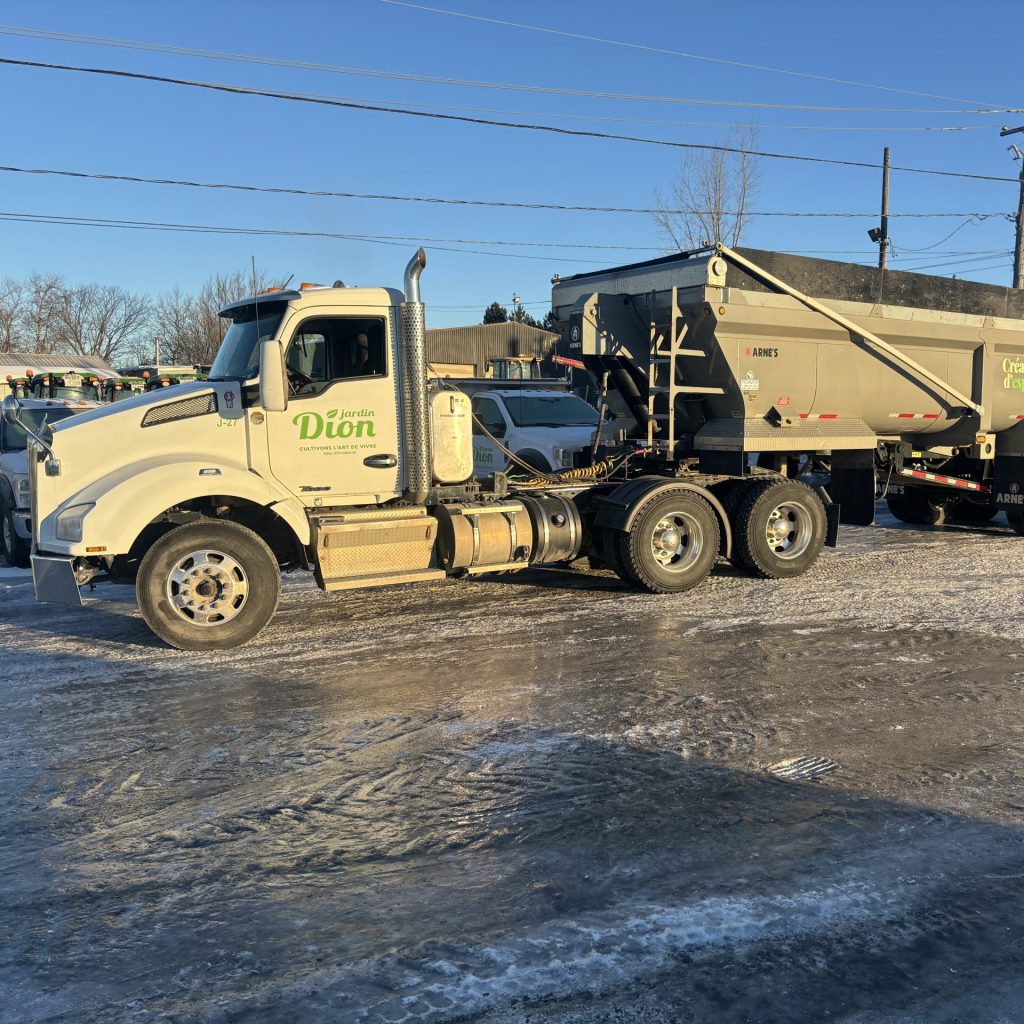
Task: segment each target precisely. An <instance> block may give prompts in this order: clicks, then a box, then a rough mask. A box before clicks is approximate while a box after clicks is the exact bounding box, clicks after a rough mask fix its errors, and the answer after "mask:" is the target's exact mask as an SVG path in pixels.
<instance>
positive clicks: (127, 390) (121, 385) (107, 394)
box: [103, 377, 147, 402]
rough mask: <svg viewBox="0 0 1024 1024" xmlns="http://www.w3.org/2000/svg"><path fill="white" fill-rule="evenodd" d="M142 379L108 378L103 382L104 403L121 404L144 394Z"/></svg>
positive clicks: (144, 384)
mask: <svg viewBox="0 0 1024 1024" xmlns="http://www.w3.org/2000/svg"><path fill="white" fill-rule="evenodd" d="M146 383H147V382H146V379H145V378H144V377H108V378H107V379H106V380H105V381H104V382H103V399H104V401H106V402H122V401H124V400H125V399H126V398H134V397H135V396H136V395H144V394H145V393H146Z"/></svg>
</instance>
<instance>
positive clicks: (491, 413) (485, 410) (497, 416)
mask: <svg viewBox="0 0 1024 1024" xmlns="http://www.w3.org/2000/svg"><path fill="white" fill-rule="evenodd" d="M473 412H474V413H476V418H477V419H478V420H479V421H480V422H481V423H482V424H483V425H484V426H485V427H486V428H487V431H488V433H490V434H492V435H493V436H494V437H504V436H505V429H506V425H505V417H504V416H503V415H502V412H501V410H500V409H499V408H498V403H497V402H495V401H494V399H492V398H479V399H477V401H476V403H475V405H474V407H473ZM473 433H474V434H476V435H478V436H480V437H483V436H484V433H483V431H482V430H481V429H480V427H479V426H478V425H477V424H476V423H475V422H474V423H473Z"/></svg>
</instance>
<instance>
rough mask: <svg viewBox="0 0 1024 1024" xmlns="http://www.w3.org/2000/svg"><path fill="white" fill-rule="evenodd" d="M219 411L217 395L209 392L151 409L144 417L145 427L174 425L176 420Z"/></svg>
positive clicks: (143, 423)
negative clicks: (161, 424) (159, 424)
mask: <svg viewBox="0 0 1024 1024" xmlns="http://www.w3.org/2000/svg"><path fill="white" fill-rule="evenodd" d="M216 411H217V395H216V394H215V393H214V392H213V391H210V392H207V393H206V394H205V395H192V396H190V397H188V398H183V399H181V400H180V401H178V402H168V403H167V404H166V405H158V406H156V408H154V409H150V410H149V411H148V412H147V413H146V415H145V416H143V417H142V425H143V426H144V427H155V426H156V425H157V424H158V423H173V422H174V421H175V420H188V419H191V418H192V417H193V416H206V415H208V414H209V413H214V412H216Z"/></svg>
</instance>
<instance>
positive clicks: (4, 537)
mask: <svg viewBox="0 0 1024 1024" xmlns="http://www.w3.org/2000/svg"><path fill="white" fill-rule="evenodd" d="M0 554H2V555H3V556H4V558H5V559H6V561H7V564H8V565H9V566H10V567H11V568H12V569H27V568H28V567H29V565H30V564H31V559H30V558H29V545H28V542H27V541H24V540H22V539H21V538H20V537H19V536H18V534H17V533H16V532H15V529H14V511H13V509H11V508H9V507H8V506H7V503H6V502H0Z"/></svg>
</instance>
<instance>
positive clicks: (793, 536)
mask: <svg viewBox="0 0 1024 1024" xmlns="http://www.w3.org/2000/svg"><path fill="white" fill-rule="evenodd" d="M827 528H828V521H827V517H826V515H825V506H824V505H823V504H822V503H821V498H819V497H818V495H817V494H815V493H814V491H813V490H812V489H811V488H810V487H808V486H807V484H802V483H798V482H797V481H795V480H782V479H778V478H776V479H774V480H765V481H758V482H756V483H750V484H747V485H746V486H745V487H744V488H743V490H742V491H741V492H740V493H739V495H738V496H737V501H736V503H735V505H734V506H733V511H732V533H733V563H734V564H735V565H738V566H740V567H741V568H743V569H746V570H747V571H748V572H751V573H753V574H754V575H755V576H760V577H762V578H763V579H770V580H778V579H787V578H790V577H792V576H799V575H801V574H802V573H805V572H807V570H808V569H810V567H811V566H812V565H814V563H815V562H816V561H817V560H818V555H820V554H821V549H822V546H823V545H824V543H825V533H826V531H827Z"/></svg>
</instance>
